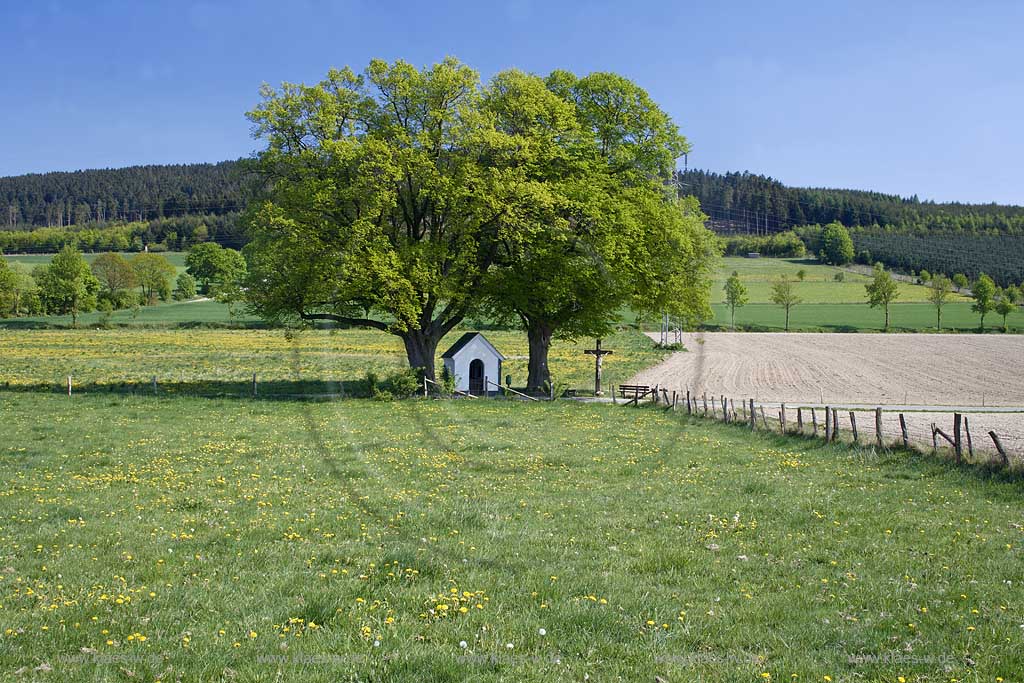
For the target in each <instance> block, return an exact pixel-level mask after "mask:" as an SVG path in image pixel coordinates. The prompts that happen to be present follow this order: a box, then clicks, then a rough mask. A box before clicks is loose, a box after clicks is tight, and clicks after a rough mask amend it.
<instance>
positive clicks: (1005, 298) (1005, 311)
mask: <svg viewBox="0 0 1024 683" xmlns="http://www.w3.org/2000/svg"><path fill="white" fill-rule="evenodd" d="M1016 309H1017V303H1016V292H1015V291H1014V289H1013V288H1012V287H1008V288H1006V289H1000V290H998V291H997V292H996V301H995V305H994V306H993V310H994V311H995V312H996V313H997V314H998V315H1001V316H1002V317H1003V332H1007V331H1008V329H1007V327H1006V316H1008V315H1010V314H1011V313H1013V312H1014V311H1015V310H1016Z"/></svg>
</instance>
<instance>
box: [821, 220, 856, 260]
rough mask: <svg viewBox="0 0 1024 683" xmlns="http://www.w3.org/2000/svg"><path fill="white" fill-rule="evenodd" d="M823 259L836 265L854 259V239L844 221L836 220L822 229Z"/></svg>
mask: <svg viewBox="0 0 1024 683" xmlns="http://www.w3.org/2000/svg"><path fill="white" fill-rule="evenodd" d="M820 256H821V260H822V261H824V262H825V263H829V264H832V265H834V266H843V265H846V264H847V263H851V262H852V261H853V256H854V251H853V240H852V239H851V238H850V231H849V230H847V229H846V226H844V225H843V224H842V223H840V222H838V221H834V222H832V223H829V224H828V225H826V226H825V227H824V228H822V229H821V254H820Z"/></svg>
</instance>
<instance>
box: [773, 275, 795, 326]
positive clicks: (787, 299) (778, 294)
mask: <svg viewBox="0 0 1024 683" xmlns="http://www.w3.org/2000/svg"><path fill="white" fill-rule="evenodd" d="M802 301H803V299H801V298H800V297H799V296H797V295H796V291H795V290H794V289H793V283H792V282H791V281H790V280H789V279H788V278H786V277H780V278H779V279H778V280H776V281H775V282H774V283H773V284H772V303H773V304H778V305H779V306H782V308H783V309H784V310H785V311H786V332H789V311H790V309H791V308H793V306H796V305H797V304H799V303H801V302H802Z"/></svg>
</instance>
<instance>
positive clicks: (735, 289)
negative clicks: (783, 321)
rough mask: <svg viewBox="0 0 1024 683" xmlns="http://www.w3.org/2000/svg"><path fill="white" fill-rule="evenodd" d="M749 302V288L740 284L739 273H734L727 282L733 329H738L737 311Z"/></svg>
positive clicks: (726, 293) (726, 299)
mask: <svg viewBox="0 0 1024 683" xmlns="http://www.w3.org/2000/svg"><path fill="white" fill-rule="evenodd" d="M748 300H749V299H748V297H747V288H746V287H744V286H743V283H742V282H740V276H739V273H737V272H736V271H733V272H732V275H730V276H729V279H728V280H726V281H725V303H726V305H727V306H728V307H729V312H730V313H731V314H732V329H734V330H735V329H736V309H737V308H742V307H743V306H746V305H747V301H748ZM787 327H788V326H787Z"/></svg>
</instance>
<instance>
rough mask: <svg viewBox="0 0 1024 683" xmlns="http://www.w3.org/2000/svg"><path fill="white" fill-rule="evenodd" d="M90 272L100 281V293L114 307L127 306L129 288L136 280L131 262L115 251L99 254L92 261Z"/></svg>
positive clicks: (129, 294)
mask: <svg viewBox="0 0 1024 683" xmlns="http://www.w3.org/2000/svg"><path fill="white" fill-rule="evenodd" d="M92 273H93V275H95V276H96V279H97V280H99V281H100V285H101V287H102V291H101V292H100V295H101V296H102V297H103V298H104V299H106V300H107V301H109V302H110V304H111V306H113V307H114V308H124V307H125V306H128V305H129V303H130V301H129V299H130V297H131V289H132V288H134V287H135V286H136V285H137V284H138V281H137V279H136V277H135V270H134V269H133V268H132V264H131V263H129V262H128V259H126V258H125V257H124V256H121V254H118V253H117V252H109V253H106V254H100V255H99V256H97V257H96V258H95V259H94V260H93V262H92Z"/></svg>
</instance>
